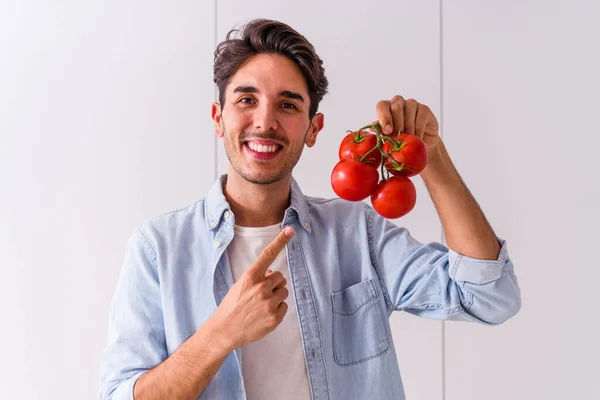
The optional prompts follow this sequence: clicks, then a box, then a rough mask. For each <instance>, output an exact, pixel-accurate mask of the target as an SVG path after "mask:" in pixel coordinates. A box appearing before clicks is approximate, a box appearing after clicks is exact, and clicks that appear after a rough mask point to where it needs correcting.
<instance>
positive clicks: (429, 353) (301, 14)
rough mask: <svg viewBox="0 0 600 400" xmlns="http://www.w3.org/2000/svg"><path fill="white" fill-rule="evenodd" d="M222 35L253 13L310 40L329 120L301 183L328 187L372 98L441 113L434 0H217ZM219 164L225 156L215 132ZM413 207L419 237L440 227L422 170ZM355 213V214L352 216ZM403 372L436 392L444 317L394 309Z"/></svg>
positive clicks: (321, 189) (411, 392)
mask: <svg viewBox="0 0 600 400" xmlns="http://www.w3.org/2000/svg"><path fill="white" fill-rule="evenodd" d="M217 15H218V20H217V26H218V33H219V34H218V38H219V40H222V39H224V37H225V34H226V33H227V31H228V30H229V29H231V28H232V27H234V26H239V25H241V24H242V23H244V22H247V21H249V20H251V19H253V18H258V17H263V18H273V19H277V20H281V21H283V22H286V23H288V24H290V25H291V26H292V27H293V28H295V29H296V30H298V31H299V32H300V33H301V34H303V35H304V36H306V37H307V38H308V40H309V41H311V42H312V43H313V45H314V46H315V48H316V51H317V53H318V54H319V55H320V56H321V58H322V59H323V61H324V66H325V70H326V74H327V77H328V79H329V81H330V87H329V94H327V95H326V96H325V99H324V100H323V102H321V106H320V111H321V112H323V113H324V114H325V128H324V130H323V132H322V133H321V134H320V136H319V139H318V140H317V145H316V146H315V147H313V148H310V149H309V148H306V149H305V152H304V154H303V156H302V159H301V160H300V162H299V164H298V166H297V167H296V169H295V170H294V176H295V178H296V179H297V180H298V182H299V183H300V185H301V186H302V189H303V191H304V192H305V193H307V194H309V195H313V196H322V197H334V196H335V194H334V192H333V190H332V189H331V186H330V181H329V179H330V174H331V170H332V169H333V167H334V166H335V164H336V162H337V161H338V158H337V153H338V146H339V143H340V141H341V140H342V138H343V137H344V136H345V134H346V130H348V129H351V130H355V129H358V128H359V127H361V126H363V125H366V124H368V123H370V122H371V121H373V120H375V119H376V113H375V105H376V103H377V101H378V100H382V99H390V98H391V97H393V96H394V95H395V94H399V95H403V96H404V97H406V98H409V97H413V98H415V99H417V100H418V101H420V102H422V103H425V104H428V105H429V106H430V107H431V108H432V109H433V111H434V112H435V113H436V115H437V116H438V118H439V117H440V115H439V112H440V81H439V76H440V71H439V66H440V63H439V34H440V32H439V3H438V2H437V1H425V2H411V1H368V2H357V3H349V2H347V1H327V2H324V1H317V0H310V1H303V2H297V3H289V2H271V1H266V0H259V1H253V2H243V1H232V0H229V1H220V2H219V5H218V11H217ZM218 158H219V163H218V164H219V173H225V172H226V171H227V165H228V163H227V159H226V156H225V153H224V150H223V145H222V142H219V153H218ZM415 184H416V186H417V191H418V193H417V196H418V198H417V205H416V207H415V209H414V210H413V211H412V212H411V213H410V214H408V215H407V216H405V217H404V218H402V219H400V220H398V221H397V223H399V224H401V225H404V226H406V227H408V228H409V229H410V231H411V233H412V234H413V235H414V236H415V237H416V238H418V239H419V240H421V241H439V240H440V238H441V227H440V224H439V219H438V217H437V214H436V212H435V209H434V207H433V204H432V202H431V200H430V199H429V195H428V193H427V191H426V189H425V187H424V185H423V183H422V180H421V179H420V178H417V179H415ZM348 223H352V221H348ZM392 327H393V333H394V341H395V344H396V347H397V354H398V358H399V363H400V368H401V372H402V378H403V381H404V383H405V387H406V393H407V396H408V398H409V399H424V400H429V399H436V400H437V399H440V398H441V394H442V359H441V354H442V351H441V346H442V345H441V323H440V322H437V321H428V320H423V319H419V318H416V317H413V316H409V315H406V314H399V313H398V314H395V315H393V316H392Z"/></svg>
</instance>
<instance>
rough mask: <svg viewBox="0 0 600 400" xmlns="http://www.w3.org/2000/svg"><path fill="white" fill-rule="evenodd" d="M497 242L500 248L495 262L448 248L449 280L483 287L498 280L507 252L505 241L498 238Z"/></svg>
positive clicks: (506, 259)
mask: <svg viewBox="0 0 600 400" xmlns="http://www.w3.org/2000/svg"><path fill="white" fill-rule="evenodd" d="M498 242H499V243H500V246H501V248H500V254H499V255H498V259H497V260H481V259H477V258H471V257H467V256H465V255H462V254H459V253H457V252H455V251H454V250H452V249H450V248H449V252H448V261H449V265H450V278H451V279H452V280H454V281H456V282H469V283H475V284H477V285H484V284H486V283H490V282H493V281H495V280H497V279H498V278H500V276H502V271H503V270H504V266H505V265H506V263H507V261H508V250H507V248H506V241H505V240H502V239H500V238H498Z"/></svg>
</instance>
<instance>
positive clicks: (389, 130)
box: [383, 124, 392, 133]
mask: <svg viewBox="0 0 600 400" xmlns="http://www.w3.org/2000/svg"><path fill="white" fill-rule="evenodd" d="M383 131H384V132H385V133H392V126H391V125H390V124H387V125H386V126H385V128H383Z"/></svg>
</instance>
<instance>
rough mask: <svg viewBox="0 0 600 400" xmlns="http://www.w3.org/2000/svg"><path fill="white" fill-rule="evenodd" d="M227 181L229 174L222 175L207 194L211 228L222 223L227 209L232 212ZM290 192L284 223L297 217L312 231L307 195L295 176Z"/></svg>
mask: <svg viewBox="0 0 600 400" xmlns="http://www.w3.org/2000/svg"><path fill="white" fill-rule="evenodd" d="M226 182H227V174H224V175H221V176H220V177H219V178H218V179H217V180H216V182H215V183H214V184H213V186H212V188H211V189H210V190H209V191H208V195H207V196H206V200H205V202H206V207H205V213H206V215H205V216H206V226H207V228H208V229H209V230H213V229H215V228H216V227H217V226H218V225H219V224H220V222H221V221H222V220H223V218H222V217H223V214H224V213H225V212H226V211H228V212H231V207H230V206H229V203H227V199H226V198H225V194H224V193H223V189H224V188H225V183H226ZM290 192H291V196H290V206H289V207H288V208H287V209H286V210H285V214H284V217H283V223H284V224H286V223H288V222H289V221H291V220H292V219H294V218H296V217H297V218H298V220H299V221H300V225H301V226H302V228H304V229H305V230H306V231H307V232H310V231H311V229H310V219H309V214H308V205H307V202H306V197H305V196H304V194H303V193H302V190H300V186H299V185H298V182H296V180H295V179H294V178H293V177H292V181H291V184H290Z"/></svg>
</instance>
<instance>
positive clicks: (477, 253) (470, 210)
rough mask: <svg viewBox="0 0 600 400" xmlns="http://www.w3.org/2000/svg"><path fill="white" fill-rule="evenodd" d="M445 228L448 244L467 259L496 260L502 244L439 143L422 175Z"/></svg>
mask: <svg viewBox="0 0 600 400" xmlns="http://www.w3.org/2000/svg"><path fill="white" fill-rule="evenodd" d="M421 177H422V178H423V181H424V182H425V185H426V186H427V190H428V191H429V194H430V195H431V198H432V200H433V203H434V204H435V207H436V209H437V212H438V214H439V216H440V220H441V222H442V225H443V227H444V233H445V237H446V244H447V245H448V247H450V248H451V249H452V250H454V251H456V252H457V253H460V254H463V255H465V256H467V257H472V258H478V259H485V260H493V259H496V258H497V257H498V254H499V252H500V244H499V243H498V240H497V237H496V235H495V233H494V231H493V229H492V227H491V226H490V224H489V223H488V221H487V219H486V218H485V215H484V214H483V211H482V210H481V208H480V207H479V205H478V204H477V201H476V200H475V198H474V197H473V196H472V195H471V193H470V191H469V189H468V188H467V186H466V185H465V184H464V182H463V181H462V179H461V178H460V175H459V174H458V172H457V170H456V168H455V167H454V165H453V164H452V161H451V159H450V156H449V154H448V152H447V150H446V147H445V146H444V143H443V142H440V145H439V146H438V148H437V150H436V151H435V153H434V154H432V155H430V159H429V162H428V164H427V167H425V169H424V170H423V172H421Z"/></svg>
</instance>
